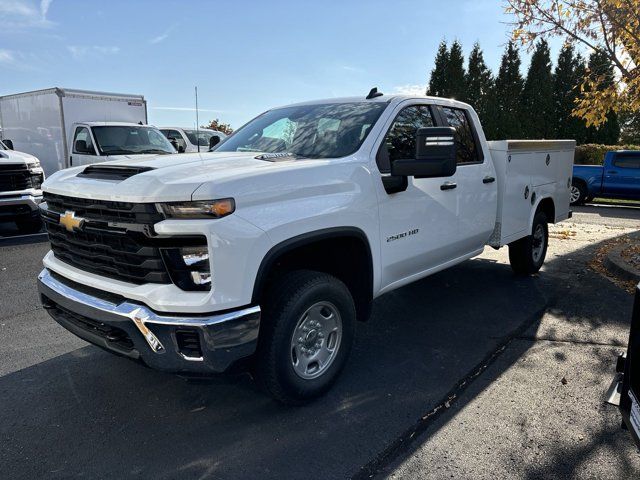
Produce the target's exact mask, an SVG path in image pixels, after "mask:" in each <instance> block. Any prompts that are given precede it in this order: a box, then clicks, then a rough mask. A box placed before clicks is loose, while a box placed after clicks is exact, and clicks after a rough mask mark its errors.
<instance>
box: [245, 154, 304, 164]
mask: <svg viewBox="0 0 640 480" xmlns="http://www.w3.org/2000/svg"><path fill="white" fill-rule="evenodd" d="M253 158H255V159H256V160H266V161H267V162H284V161H286V160H295V159H296V158H297V156H296V154H295V153H289V152H278V153H263V154H261V155H256V156H255V157H253Z"/></svg>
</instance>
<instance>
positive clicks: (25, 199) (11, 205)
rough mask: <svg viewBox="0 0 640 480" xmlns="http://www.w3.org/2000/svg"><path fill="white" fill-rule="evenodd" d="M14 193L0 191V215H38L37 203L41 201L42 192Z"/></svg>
mask: <svg viewBox="0 0 640 480" xmlns="http://www.w3.org/2000/svg"><path fill="white" fill-rule="evenodd" d="M37 192H39V193H34V194H16V193H7V192H0V217H5V216H12V217H13V216H26V215H38V205H40V203H41V202H42V192H41V191H40V190H38V191H37Z"/></svg>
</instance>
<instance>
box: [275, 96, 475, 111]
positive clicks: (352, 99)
mask: <svg viewBox="0 0 640 480" xmlns="http://www.w3.org/2000/svg"><path fill="white" fill-rule="evenodd" d="M404 100H431V101H433V102H434V103H438V104H440V105H451V106H452V107H465V108H468V107H470V105H469V104H467V103H464V102H459V101H458V100H454V99H452V98H442V97H430V96H428V95H401V94H391V95H386V94H383V95H381V96H379V97H375V98H371V99H367V98H365V96H364V95H363V96H360V97H340V98H324V99H320V100H311V101H308V102H299V103H293V104H291V105H287V106H289V107H293V106H296V107H297V106H300V105H319V104H323V103H355V102H375V103H390V102H393V101H395V102H397V103H399V102H402V101H404Z"/></svg>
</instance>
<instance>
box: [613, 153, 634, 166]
mask: <svg viewBox="0 0 640 480" xmlns="http://www.w3.org/2000/svg"><path fill="white" fill-rule="evenodd" d="M613 164H614V165H615V166H616V167H620V168H640V153H622V154H617V155H616V157H615V159H614V160H613Z"/></svg>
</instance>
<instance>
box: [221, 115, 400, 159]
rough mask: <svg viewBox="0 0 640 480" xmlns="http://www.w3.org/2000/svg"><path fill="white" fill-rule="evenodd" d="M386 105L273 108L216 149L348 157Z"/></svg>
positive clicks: (320, 156) (310, 156) (316, 156)
mask: <svg viewBox="0 0 640 480" xmlns="http://www.w3.org/2000/svg"><path fill="white" fill-rule="evenodd" d="M386 107H387V104H386V103H381V102H375V103H372V102H358V103H334V104H327V103H324V104H318V105H301V106H297V107H285V108H279V109H276V110H270V111H268V112H266V113H264V114H262V115H260V116H259V117H256V118H255V119H253V120H252V121H250V122H249V123H248V124H246V125H245V126H244V127H242V128H241V129H240V130H238V131H237V132H235V133H234V134H233V135H232V136H230V137H228V138H227V139H226V140H225V141H224V142H223V143H222V144H220V146H219V147H217V148H216V150H215V151H216V152H260V153H285V152H286V153H292V154H294V155H297V156H300V157H307V158H338V157H345V156H347V155H351V154H352V153H354V152H355V151H357V150H358V149H359V148H360V145H362V142H363V141H364V139H365V138H366V137H367V135H368V134H369V132H370V131H371V127H372V126H373V124H374V123H376V121H377V120H378V118H379V117H380V114H381V113H382V111H383V110H384V109H385V108H386Z"/></svg>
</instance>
